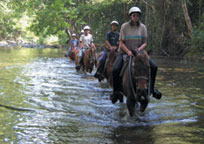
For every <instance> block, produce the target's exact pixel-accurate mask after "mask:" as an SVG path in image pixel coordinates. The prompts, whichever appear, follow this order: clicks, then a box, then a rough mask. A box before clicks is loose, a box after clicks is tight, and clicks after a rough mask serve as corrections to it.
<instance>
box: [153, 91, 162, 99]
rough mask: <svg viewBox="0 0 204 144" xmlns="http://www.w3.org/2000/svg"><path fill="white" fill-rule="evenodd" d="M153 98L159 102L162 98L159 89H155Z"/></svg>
mask: <svg viewBox="0 0 204 144" xmlns="http://www.w3.org/2000/svg"><path fill="white" fill-rule="evenodd" d="M153 97H154V98H156V99H158V100H159V99H161V97H162V93H161V92H160V91H158V90H157V89H154V92H153Z"/></svg>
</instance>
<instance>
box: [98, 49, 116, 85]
mask: <svg viewBox="0 0 204 144" xmlns="http://www.w3.org/2000/svg"><path fill="white" fill-rule="evenodd" d="M117 52H118V48H116V49H112V50H110V51H109V52H108V55H107V59H106V63H105V65H104V70H103V72H102V74H101V76H100V77H99V78H98V80H99V82H101V81H102V80H104V79H106V80H107V81H108V83H109V85H110V87H113V80H112V69H113V64H114V61H115V59H116V57H117ZM102 55H103V52H100V53H99V54H98V61H97V63H98V65H99V59H100V57H101V56H102Z"/></svg>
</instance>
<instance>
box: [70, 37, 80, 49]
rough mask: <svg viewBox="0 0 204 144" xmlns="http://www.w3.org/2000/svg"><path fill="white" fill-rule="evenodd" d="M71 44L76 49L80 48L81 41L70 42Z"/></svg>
mask: <svg viewBox="0 0 204 144" xmlns="http://www.w3.org/2000/svg"><path fill="white" fill-rule="evenodd" d="M70 44H71V45H73V46H74V47H75V48H78V47H79V41H78V40H77V39H75V40H70Z"/></svg>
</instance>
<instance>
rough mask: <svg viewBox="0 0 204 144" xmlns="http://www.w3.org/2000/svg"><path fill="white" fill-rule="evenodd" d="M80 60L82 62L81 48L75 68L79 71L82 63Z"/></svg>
mask: <svg viewBox="0 0 204 144" xmlns="http://www.w3.org/2000/svg"><path fill="white" fill-rule="evenodd" d="M82 60H83V48H81V49H80V51H79V57H78V65H77V66H76V68H77V69H80V64H81V63H82Z"/></svg>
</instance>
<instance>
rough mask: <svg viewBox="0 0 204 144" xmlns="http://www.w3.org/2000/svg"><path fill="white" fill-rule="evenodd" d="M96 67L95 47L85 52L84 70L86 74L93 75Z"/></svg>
mask: <svg viewBox="0 0 204 144" xmlns="http://www.w3.org/2000/svg"><path fill="white" fill-rule="evenodd" d="M94 65H95V66H96V65H97V64H96V51H95V49H94V47H92V46H91V47H89V48H88V49H86V50H85V52H84V57H83V70H85V71H86V72H89V73H91V72H92V70H93V68H94Z"/></svg>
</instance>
